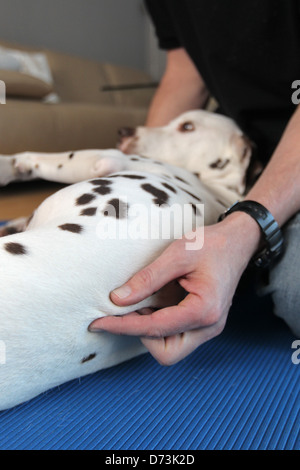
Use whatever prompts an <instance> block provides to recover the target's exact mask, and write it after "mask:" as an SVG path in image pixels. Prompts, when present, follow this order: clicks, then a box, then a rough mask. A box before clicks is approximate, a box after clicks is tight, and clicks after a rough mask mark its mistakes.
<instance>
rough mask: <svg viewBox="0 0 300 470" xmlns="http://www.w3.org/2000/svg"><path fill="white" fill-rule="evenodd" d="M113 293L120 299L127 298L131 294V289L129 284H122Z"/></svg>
mask: <svg viewBox="0 0 300 470" xmlns="http://www.w3.org/2000/svg"><path fill="white" fill-rule="evenodd" d="M112 293H113V294H115V295H116V296H117V297H119V299H125V297H128V296H129V295H130V294H131V289H130V287H129V286H122V287H118V288H117V289H115V290H113V291H112Z"/></svg>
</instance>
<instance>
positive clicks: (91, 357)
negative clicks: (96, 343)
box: [81, 353, 97, 364]
mask: <svg viewBox="0 0 300 470" xmlns="http://www.w3.org/2000/svg"><path fill="white" fill-rule="evenodd" d="M96 356H97V354H96V353H93V354H89V355H88V356H86V357H84V358H83V359H81V364H84V363H85V362H88V361H91V360H92V359H95V357H96Z"/></svg>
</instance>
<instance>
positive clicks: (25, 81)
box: [0, 41, 154, 220]
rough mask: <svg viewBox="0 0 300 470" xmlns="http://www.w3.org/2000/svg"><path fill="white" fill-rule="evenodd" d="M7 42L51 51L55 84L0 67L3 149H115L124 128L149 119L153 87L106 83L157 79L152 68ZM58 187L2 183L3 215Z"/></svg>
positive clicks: (22, 210) (27, 207)
mask: <svg viewBox="0 0 300 470" xmlns="http://www.w3.org/2000/svg"><path fill="white" fill-rule="evenodd" d="M1 46H2V47H6V48H12V49H18V50H21V51H25V52H30V53H32V52H36V51H37V52H42V53H43V54H45V56H46V58H47V61H48V64H49V67H50V70H51V74H52V77H53V83H52V84H49V83H45V82H44V81H41V80H40V79H37V78H35V77H32V76H29V75H26V74H24V73H20V72H19V71H14V70H9V71H8V70H0V80H2V81H4V82H5V84H6V104H0V154H2V155H3V154H14V153H17V152H22V151H26V150H32V151H45V152H59V151H64V150H76V149H84V148H86V149H87V148H111V147H115V145H116V142H117V130H118V129H119V128H120V127H122V126H136V125H138V124H143V123H144V120H145V117H146V114H147V109H148V106H149V103H150V101H151V98H152V95H153V92H154V89H153V88H151V87H150V88H136V89H131V90H128V89H127V90H119V91H102V88H103V87H105V86H116V85H130V84H147V83H151V78H150V77H149V76H148V75H147V74H146V73H144V72H142V71H139V70H135V69H132V68H128V67H121V66H116V65H114V64H110V63H100V62H96V61H91V60H87V59H82V58H80V57H75V56H70V55H67V54H63V53H58V52H53V51H50V50H41V49H33V48H28V47H24V46H20V45H17V44H10V43H7V42H3V41H0V47H1ZM49 93H55V94H56V95H57V96H58V98H59V101H58V102H57V103H46V102H45V97H48V96H49ZM58 188H59V185H57V184H55V183H49V182H46V181H38V182H28V183H14V184H11V185H9V186H7V187H4V188H3V187H2V188H0V220H1V219H2V220H3V219H7V218H14V217H19V216H22V215H28V214H30V213H31V211H32V210H33V209H35V207H36V206H37V205H38V204H39V203H40V202H41V201H42V200H43V199H44V198H45V197H47V196H48V195H49V194H51V193H53V192H54V191H56V190H57V189H58Z"/></svg>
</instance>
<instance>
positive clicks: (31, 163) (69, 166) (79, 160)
mask: <svg viewBox="0 0 300 470" xmlns="http://www.w3.org/2000/svg"><path fill="white" fill-rule="evenodd" d="M125 162H126V157H125V156H124V154H122V152H120V151H119V150H114V149H112V150H78V151H73V152H71V151H70V152H61V153H37V152H24V153H21V154H17V155H15V157H14V168H15V170H16V171H18V173H20V174H24V175H26V174H28V173H30V174H31V176H32V177H35V178H42V179H46V180H49V181H56V182H60V183H67V184H72V183H78V182H80V181H84V180H88V179H90V178H94V177H96V176H104V175H107V174H110V173H114V172H117V171H120V170H122V169H124V165H125Z"/></svg>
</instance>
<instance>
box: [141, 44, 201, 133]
mask: <svg viewBox="0 0 300 470" xmlns="http://www.w3.org/2000/svg"><path fill="white" fill-rule="evenodd" d="M207 99H208V91H207V88H206V86H205V83H204V81H203V79H202V78H201V76H200V75H199V73H198V71H197V69H196V67H195V66H194V64H193V62H192V61H191V59H190V58H189V56H188V55H187V53H186V52H185V51H184V49H175V50H172V51H169V52H168V54H167V65H166V71H165V74H164V75H163V77H162V80H161V82H160V85H159V87H158V89H157V91H156V93H155V95H154V98H153V100H152V103H151V106H150V108H149V112H148V116H147V120H146V125H147V126H149V127H154V126H155V127H156V126H164V125H166V124H168V123H169V122H170V121H171V120H172V119H174V118H175V117H177V116H178V115H179V114H181V113H183V112H185V111H189V110H191V109H198V108H203V107H204V106H205V104H206V102H207Z"/></svg>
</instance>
